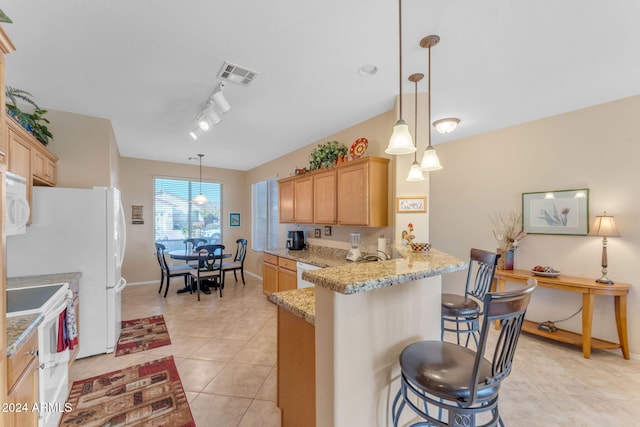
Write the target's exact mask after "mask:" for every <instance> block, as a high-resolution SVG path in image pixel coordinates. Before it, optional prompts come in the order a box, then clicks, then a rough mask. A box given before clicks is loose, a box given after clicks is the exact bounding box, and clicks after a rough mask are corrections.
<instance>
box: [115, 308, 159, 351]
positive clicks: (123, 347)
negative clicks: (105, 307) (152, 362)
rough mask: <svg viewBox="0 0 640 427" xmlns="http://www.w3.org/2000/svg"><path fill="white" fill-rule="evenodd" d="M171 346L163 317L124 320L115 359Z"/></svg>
mask: <svg viewBox="0 0 640 427" xmlns="http://www.w3.org/2000/svg"><path fill="white" fill-rule="evenodd" d="M169 344H171V339H169V332H168V331H167V325H166V324H165V323H164V316H162V315H160V316H151V317H146V318H144V319H134V320H124V321H123V322H122V331H121V332H120V338H119V339H118V345H117V346H116V357H118V356H122V355H125V354H131V353H137V352H139V351H144V350H150V349H152V348H157V347H162V346H163V345H169Z"/></svg>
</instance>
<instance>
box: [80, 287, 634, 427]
mask: <svg viewBox="0 0 640 427" xmlns="http://www.w3.org/2000/svg"><path fill="white" fill-rule="evenodd" d="M180 284H181V281H180V280H179V279H174V280H173V281H172V289H171V290H170V292H169V295H168V296H167V298H166V299H165V298H162V297H161V296H160V295H158V293H157V290H158V289H157V288H158V285H141V286H129V287H127V288H126V289H125V291H124V295H123V313H122V318H123V319H136V318H141V317H147V316H151V315H156V314H163V315H164V317H165V320H166V322H167V327H168V328H169V334H170V336H171V341H172V344H171V345H170V346H165V347H161V348H157V349H154V350H149V351H144V352H140V353H135V354H131V355H126V356H122V357H114V355H113V354H107V355H100V356H94V357H90V358H86V359H81V360H78V361H76V362H75V364H74V365H73V368H72V370H71V380H72V381H73V380H78V379H82V378H87V377H90V376H94V375H99V374H101V373H104V372H107V371H112V370H116V369H121V368H124V367H127V366H131V365H135V364H138V363H143V362H146V361H151V360H154V359H157V358H159V357H163V356H167V355H173V357H174V358H175V360H176V365H177V367H178V370H179V372H180V377H181V378H182V383H183V385H184V388H185V390H186V392H187V396H188V398H189V402H190V405H191V410H192V412H193V416H194V418H195V421H196V424H197V425H198V426H207V427H209V426H213V427H225V426H234V427H236V426H242V427H244V426H256V427H258V426H259V427H268V426H280V414H279V410H278V408H277V407H276V405H275V400H276V373H275V369H276V368H275V364H276V308H275V306H274V305H273V304H271V303H269V302H268V301H267V300H266V299H265V297H264V295H263V294H262V282H261V281H260V280H257V279H254V278H251V277H250V276H247V284H246V286H242V284H241V283H240V284H238V285H236V283H235V282H234V281H233V277H232V276H231V279H228V280H227V287H226V289H225V293H224V297H223V298H222V299H220V298H219V297H218V295H217V294H211V295H202V301H200V302H199V303H198V302H197V301H196V296H195V295H189V294H181V295H177V294H176V293H175V290H176V289H177V288H178V287H179V286H180ZM629 327H630V330H631V331H633V325H629ZM638 397H640V361H638V360H624V359H622V357H621V356H620V354H619V352H605V351H598V350H594V351H593V354H592V356H591V359H584V358H583V357H582V353H581V351H580V349H578V348H577V347H573V346H568V345H563V344H560V343H554V342H549V341H546V340H542V339H540V338H537V337H532V336H528V335H526V334H523V335H522V337H521V340H520V344H519V348H518V351H517V354H516V361H515V364H514V369H513V372H512V374H511V375H510V376H509V378H507V379H506V380H505V382H504V383H503V385H502V390H501V393H500V412H501V414H502V417H503V419H504V422H505V424H506V425H507V426H509V427H537V426H540V427H549V426H554V427H555V426H581V427H583V426H622V425H629V426H631V425H640V405H638V403H637V398H638Z"/></svg>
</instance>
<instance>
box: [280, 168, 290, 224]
mask: <svg viewBox="0 0 640 427" xmlns="http://www.w3.org/2000/svg"><path fill="white" fill-rule="evenodd" d="M278 197H279V200H278V209H279V214H280V222H284V223H290V222H293V178H288V179H285V180H281V181H278Z"/></svg>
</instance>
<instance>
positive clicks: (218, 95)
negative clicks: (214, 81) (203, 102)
mask: <svg viewBox="0 0 640 427" xmlns="http://www.w3.org/2000/svg"><path fill="white" fill-rule="evenodd" d="M223 88H224V83H220V85H219V86H218V89H216V91H215V92H214V93H213V95H211V101H213V103H215V104H216V106H217V107H218V108H219V109H220V111H221V112H222V113H226V112H227V111H229V110H231V105H230V104H229V102H228V101H227V98H225V97H224V93H222V89H223Z"/></svg>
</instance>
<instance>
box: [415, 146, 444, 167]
mask: <svg viewBox="0 0 640 427" xmlns="http://www.w3.org/2000/svg"><path fill="white" fill-rule="evenodd" d="M420 169H421V170H423V171H428V172H429V171H437V170H440V169H442V165H441V164H440V159H439V158H438V154H437V153H436V149H435V148H433V146H432V145H430V146H428V147H427V148H426V150H424V157H422V162H421V163H420Z"/></svg>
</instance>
